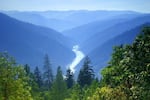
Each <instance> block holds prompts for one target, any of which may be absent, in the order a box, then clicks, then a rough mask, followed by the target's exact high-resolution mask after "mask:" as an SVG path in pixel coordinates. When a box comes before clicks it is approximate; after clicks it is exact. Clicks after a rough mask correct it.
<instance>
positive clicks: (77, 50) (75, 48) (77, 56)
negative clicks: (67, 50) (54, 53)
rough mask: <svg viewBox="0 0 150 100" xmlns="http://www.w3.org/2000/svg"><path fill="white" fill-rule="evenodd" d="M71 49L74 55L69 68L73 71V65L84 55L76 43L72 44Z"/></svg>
mask: <svg viewBox="0 0 150 100" xmlns="http://www.w3.org/2000/svg"><path fill="white" fill-rule="evenodd" d="M72 51H73V52H74V53H75V55H76V57H75V58H74V59H73V61H72V62H71V64H70V65H69V68H70V69H71V71H72V72H75V67H76V66H77V65H78V64H79V63H80V61H81V60H82V59H83V58H84V57H85V55H84V53H83V52H82V51H80V50H79V46H78V45H74V46H73V48H72Z"/></svg>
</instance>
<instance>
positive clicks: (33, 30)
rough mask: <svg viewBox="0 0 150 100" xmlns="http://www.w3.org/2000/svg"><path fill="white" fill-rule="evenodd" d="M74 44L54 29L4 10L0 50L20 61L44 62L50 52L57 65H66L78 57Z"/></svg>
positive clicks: (34, 64)
mask: <svg viewBox="0 0 150 100" xmlns="http://www.w3.org/2000/svg"><path fill="white" fill-rule="evenodd" d="M71 48H72V44H71V41H70V40H69V39H68V38H66V37H64V36H63V35H62V34H60V33H59V32H57V31H55V30H53V29H50V28H44V27H40V26H36V25H33V24H29V23H25V22H21V21H18V20H16V19H13V18H11V17H8V16H6V15H4V14H2V13H0V51H2V52H3V51H7V52H8V53H10V54H11V55H13V56H14V57H15V58H16V59H17V61H19V62H20V63H23V64H26V63H28V64H31V65H32V66H33V67H35V66H36V65H39V66H42V64H43V58H44V55H45V54H48V55H49V57H50V60H51V63H52V64H53V65H54V66H58V65H62V66H63V67H64V68H65V67H66V65H67V64H68V63H70V62H71V61H72V59H73V58H74V54H73V52H72V51H71ZM62 54H63V56H62Z"/></svg>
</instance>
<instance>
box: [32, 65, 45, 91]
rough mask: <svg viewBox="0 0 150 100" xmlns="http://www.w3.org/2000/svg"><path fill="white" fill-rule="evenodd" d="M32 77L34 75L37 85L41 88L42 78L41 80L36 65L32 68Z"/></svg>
mask: <svg viewBox="0 0 150 100" xmlns="http://www.w3.org/2000/svg"><path fill="white" fill-rule="evenodd" d="M34 77H35V82H36V83H37V84H38V87H39V88H41V87H42V84H43V80H42V75H41V72H40V70H39V68H38V66H36V68H35V70H34Z"/></svg>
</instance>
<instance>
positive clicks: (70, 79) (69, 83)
mask: <svg viewBox="0 0 150 100" xmlns="http://www.w3.org/2000/svg"><path fill="white" fill-rule="evenodd" d="M66 83H67V87H68V88H71V87H72V86H73V84H74V79H73V72H71V70H70V69H68V70H67V74H66Z"/></svg>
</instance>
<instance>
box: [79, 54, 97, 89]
mask: <svg viewBox="0 0 150 100" xmlns="http://www.w3.org/2000/svg"><path fill="white" fill-rule="evenodd" d="M90 63H91V61H90V59H89V57H86V58H85V61H84V63H83V66H82V69H81V70H80V73H79V76H78V80H77V81H78V83H79V85H80V86H81V87H84V86H85V85H90V84H91V83H92V81H93V80H94V71H93V69H92V66H91V65H90Z"/></svg>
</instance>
